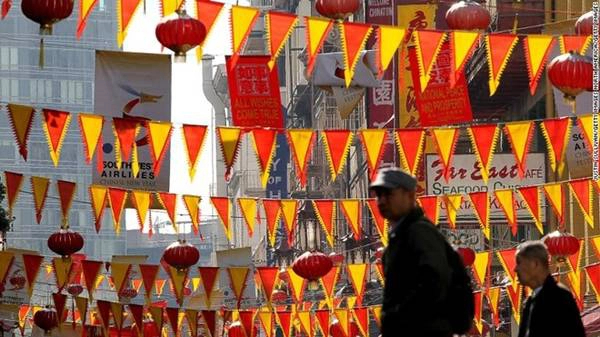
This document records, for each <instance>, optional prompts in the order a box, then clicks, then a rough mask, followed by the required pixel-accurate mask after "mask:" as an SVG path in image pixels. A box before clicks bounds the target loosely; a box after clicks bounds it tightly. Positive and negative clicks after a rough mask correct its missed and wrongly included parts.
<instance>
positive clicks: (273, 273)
mask: <svg viewBox="0 0 600 337" xmlns="http://www.w3.org/2000/svg"><path fill="white" fill-rule="evenodd" d="M256 272H257V273H258V277H259V278H260V284H261V285H262V288H263V291H264V295H265V298H266V299H267V303H271V295H272V294H273V289H274V288H275V283H276V282H277V279H278V278H277V275H278V274H279V267H256Z"/></svg>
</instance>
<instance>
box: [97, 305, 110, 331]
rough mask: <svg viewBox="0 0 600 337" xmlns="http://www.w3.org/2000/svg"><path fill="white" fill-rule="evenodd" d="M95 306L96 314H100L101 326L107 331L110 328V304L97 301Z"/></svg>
mask: <svg viewBox="0 0 600 337" xmlns="http://www.w3.org/2000/svg"><path fill="white" fill-rule="evenodd" d="M96 306H97V307H98V313H100V320H101V321H102V326H103V327H104V329H106V331H108V329H109V326H110V302H108V301H101V300H98V301H96Z"/></svg>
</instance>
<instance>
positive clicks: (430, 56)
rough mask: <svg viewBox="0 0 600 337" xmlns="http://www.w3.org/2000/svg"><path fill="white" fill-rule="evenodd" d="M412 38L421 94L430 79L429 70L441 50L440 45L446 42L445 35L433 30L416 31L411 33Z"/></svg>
mask: <svg viewBox="0 0 600 337" xmlns="http://www.w3.org/2000/svg"><path fill="white" fill-rule="evenodd" d="M413 37H414V41H415V47H416V49H417V62H418V65H419V77H420V81H421V92H423V91H425V89H426V88H427V85H428V84H429V80H430V79H431V70H432V69H433V65H434V64H435V63H436V59H437V56H438V54H439V53H440V50H441V49H442V44H443V43H444V41H445V40H446V33H444V32H441V31H433V30H416V31H414V32H413Z"/></svg>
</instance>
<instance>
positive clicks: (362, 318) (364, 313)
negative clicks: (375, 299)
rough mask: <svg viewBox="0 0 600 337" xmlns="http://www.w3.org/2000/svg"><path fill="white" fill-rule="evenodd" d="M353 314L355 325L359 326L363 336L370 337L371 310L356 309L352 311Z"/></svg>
mask: <svg viewBox="0 0 600 337" xmlns="http://www.w3.org/2000/svg"><path fill="white" fill-rule="evenodd" d="M352 313H353V316H354V323H356V325H357V326H358V329H359V330H360V333H361V334H362V336H369V309H368V308H355V309H354V310H352ZM350 331H352V330H350Z"/></svg>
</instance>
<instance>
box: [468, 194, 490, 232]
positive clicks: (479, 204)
mask: <svg viewBox="0 0 600 337" xmlns="http://www.w3.org/2000/svg"><path fill="white" fill-rule="evenodd" d="M469 198H470V199H471V205H472V206H473V213H475V216H477V219H478V220H479V224H480V225H481V230H482V231H483V234H484V235H485V237H486V238H487V239H488V240H490V198H489V196H488V193H487V192H473V193H469Z"/></svg>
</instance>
